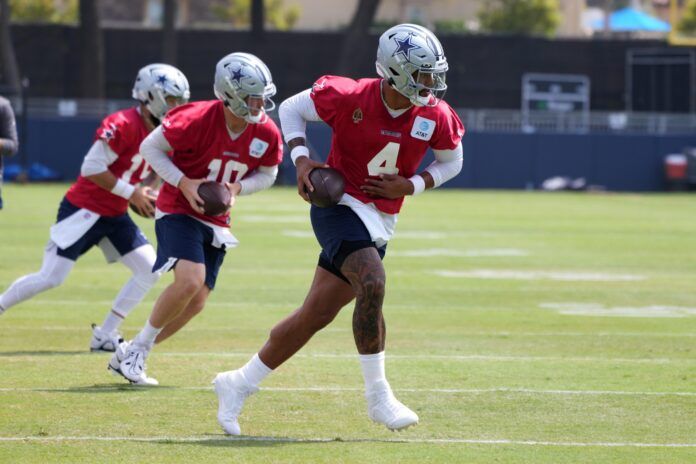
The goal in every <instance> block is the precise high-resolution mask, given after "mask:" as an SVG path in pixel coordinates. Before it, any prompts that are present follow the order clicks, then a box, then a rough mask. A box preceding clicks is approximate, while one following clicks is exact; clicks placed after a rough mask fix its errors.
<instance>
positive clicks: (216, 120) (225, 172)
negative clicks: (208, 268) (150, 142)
mask: <svg viewBox="0 0 696 464" xmlns="http://www.w3.org/2000/svg"><path fill="white" fill-rule="evenodd" d="M162 132H163V134H164V137H165V138H166V139H167V141H168V142H169V144H170V145H171V146H172V148H173V151H172V153H170V156H171V157H172V162H173V163H174V164H175V165H176V167H178V168H179V169H180V170H181V172H183V173H184V175H185V176H186V177H189V178H191V179H202V178H206V179H208V180H214V181H217V182H236V181H239V180H241V179H243V178H244V177H246V176H248V175H249V174H251V173H252V172H254V170H255V169H256V168H258V167H259V166H275V165H277V164H280V163H281V162H282V161H283V143H282V139H281V136H280V131H279V130H278V126H276V125H275V123H274V122H273V121H272V120H271V119H270V118H269V117H268V116H265V117H264V119H263V120H262V121H261V122H260V123H259V124H249V125H248V126H247V127H246V129H244V132H242V133H241V135H240V136H239V137H238V138H237V139H236V140H232V138H231V137H230V134H229V132H228V131H227V125H226V123H225V115H224V113H223V104H222V102H221V101H219V100H212V101H202V102H195V103H189V104H187V105H183V106H179V107H177V108H175V109H173V110H171V111H169V113H167V117H166V118H165V119H164V121H162ZM157 208H158V209H159V210H160V211H163V212H165V213H170V214H174V213H176V214H188V215H189V216H193V217H196V218H199V219H202V220H204V221H207V222H210V223H213V224H216V225H220V226H226V225H228V224H229V222H230V220H229V212H228V213H226V214H225V215H222V216H205V215H202V214H199V213H197V212H195V211H194V210H193V208H191V205H189V202H188V201H187V200H186V198H185V197H184V195H183V194H182V193H181V191H180V190H179V189H178V188H176V187H174V186H172V185H170V184H168V183H166V182H165V183H164V185H163V186H162V189H161V190H160V194H159V197H158V198H157Z"/></svg>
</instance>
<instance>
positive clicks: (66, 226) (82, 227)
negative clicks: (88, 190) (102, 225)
mask: <svg viewBox="0 0 696 464" xmlns="http://www.w3.org/2000/svg"><path fill="white" fill-rule="evenodd" d="M100 217H101V216H100V215H98V214H97V213H95V212H93V211H90V210H88V209H85V208H82V209H79V210H77V211H75V212H74V213H73V214H71V215H70V216H68V217H66V218H65V219H63V220H61V221H59V222H56V223H55V224H53V225H52V226H51V240H53V242H54V243H55V244H56V245H58V247H59V248H61V249H63V250H65V249H66V248H70V246H72V245H73V244H74V243H75V242H77V241H78V240H80V238H82V236H83V235H85V233H86V232H87V231H88V230H89V229H91V228H92V226H93V225H94V224H96V223H97V221H98V220H99V218H100Z"/></svg>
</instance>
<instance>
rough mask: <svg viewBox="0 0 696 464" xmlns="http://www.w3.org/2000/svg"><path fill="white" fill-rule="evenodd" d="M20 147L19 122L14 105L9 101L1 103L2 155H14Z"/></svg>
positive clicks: (0, 131) (0, 145)
mask: <svg viewBox="0 0 696 464" xmlns="http://www.w3.org/2000/svg"><path fill="white" fill-rule="evenodd" d="M18 148H19V143H18V142H17V124H16V122H15V117H14V112H13V111H12V107H11V106H10V105H9V103H8V104H3V105H0V155H4V156H13V155H14V154H16V153H17V149H18Z"/></svg>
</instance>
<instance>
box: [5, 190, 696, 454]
mask: <svg viewBox="0 0 696 464" xmlns="http://www.w3.org/2000/svg"><path fill="white" fill-rule="evenodd" d="M65 188H66V186H65V185H42V186H16V185H6V186H5V189H4V191H3V196H4V199H5V202H6V208H5V209H4V210H3V211H2V212H0V287H1V289H4V288H6V287H7V286H8V285H9V284H10V283H11V282H12V281H13V280H14V279H15V278H17V277H19V276H20V275H22V274H25V273H29V272H34V271H36V270H38V268H39V266H40V261H41V256H42V253H43V246H44V244H45V242H46V241H47V239H48V228H49V226H50V225H51V224H52V222H53V220H54V218H55V213H56V210H57V205H58V203H59V201H60V198H61V197H62V195H63V193H64V190H65ZM138 221H139V223H140V224H141V225H142V227H143V229H144V231H145V233H146V235H147V236H148V237H150V238H151V240H154V224H153V222H149V221H146V220H140V219H139V220H138ZM232 230H233V232H234V233H235V235H236V236H237V238H239V239H240V241H241V246H240V247H239V248H237V249H235V250H232V251H230V252H229V253H228V255H227V258H226V261H225V264H224V266H223V268H222V270H221V273H220V278H219V280H218V285H217V288H216V290H215V291H214V292H213V294H212V296H211V298H210V302H209V305H208V307H207V308H206V310H205V311H204V312H203V313H202V314H201V315H200V316H199V317H198V318H197V319H195V320H194V321H193V322H192V323H191V324H190V325H189V326H188V327H186V328H185V329H184V330H183V331H182V332H181V333H179V334H177V336H176V337H174V338H173V339H171V340H169V341H167V342H165V343H163V344H162V345H160V346H158V347H157V348H156V349H155V350H154V351H153V353H152V355H151V357H150V359H149V363H148V373H149V374H150V375H152V376H154V377H156V378H158V379H159V381H160V383H161V386H160V387H157V388H150V389H142V388H133V387H129V386H127V385H125V384H124V383H123V382H122V381H121V379H118V378H116V377H113V376H111V375H110V374H109V373H108V372H107V370H106V363H107V361H108V355H102V354H90V353H89V352H88V349H87V348H88V342H89V338H90V335H91V331H90V327H89V325H90V323H91V322H97V323H100V322H101V320H102V319H103V317H104V315H105V313H106V311H107V310H108V309H109V308H110V302H111V300H112V299H113V297H114V296H115V295H116V293H117V291H118V289H119V288H120V286H121V284H122V283H123V282H125V280H126V279H127V277H128V273H127V271H126V269H125V267H123V266H121V265H119V264H115V265H110V266H107V265H106V264H105V263H104V260H103V258H102V256H101V253H100V252H99V251H98V250H93V251H91V252H90V253H88V254H87V255H86V256H84V257H83V258H82V259H81V260H80V261H78V264H77V266H76V267H75V270H74V272H73V273H72V274H71V276H70V277H69V278H68V280H67V281H66V282H65V284H64V285H63V286H62V287H60V288H57V289H54V290H52V291H50V292H47V293H44V294H41V295H38V296H37V297H36V298H35V299H34V300H30V301H28V302H25V303H23V304H21V305H19V306H16V307H13V308H12V309H10V310H9V311H8V312H7V313H6V314H4V315H3V316H0V462H2V463H48V462H67V463H82V462H84V463H94V462H108V463H115V462H124V463H126V462H141V461H142V462H167V463H170V462H186V463H192V462H195V463H208V462H211V463H217V462H244V463H246V462H250V463H264V464H267V463H271V462H282V463H310V462H311V463H317V462H323V463H349V462H350V463H353V462H355V463H365V462H379V463H395V462H399V463H402V462H403V463H453V462H457V463H460V462H467V463H470V462H471V463H479V462H481V463H484V462H486V463H487V462H515V463H520V462H521V463H571V462H572V463H575V462H591V463H613V462H625V463H657V462H660V463H667V462H669V463H672V462H684V463H687V462H690V463H693V462H696V202H695V201H694V197H693V196H688V195H615V194H596V195H595V194H543V193H526V192H469V191H437V192H429V193H427V194H424V195H422V196H419V197H417V198H414V199H409V200H408V201H407V204H406V206H405V208H404V211H403V213H402V215H401V217H400V220H399V225H398V227H397V233H396V236H395V239H394V240H393V242H392V243H391V244H390V245H389V251H388V253H387V258H386V261H385V263H386V267H387V279H388V280H387V286H388V288H387V298H386V302H385V308H384V311H385V316H386V321H387V329H388V331H387V333H388V336H387V376H388V378H389V379H390V381H391V383H392V386H393V387H394V389H395V391H396V393H397V395H398V397H399V398H400V399H401V400H402V401H403V402H404V403H405V404H407V405H409V406H410V407H412V408H413V409H414V410H416V411H417V412H418V414H419V416H420V419H421V423H420V424H419V425H418V426H417V427H415V428H412V429H409V430H407V431H405V432H401V433H391V432H389V431H387V430H386V429H384V428H383V427H380V426H377V425H375V424H373V423H371V422H370V421H369V419H368V418H367V414H366V408H365V403H364V399H363V396H362V376H361V373H360V366H359V363H358V361H357V357H356V356H355V353H356V352H355V347H354V344H353V337H352V333H351V313H352V310H351V308H346V309H344V311H343V313H342V314H341V315H339V317H338V318H337V320H336V321H334V323H333V324H332V325H331V326H329V328H327V329H326V330H324V331H323V332H321V333H320V334H318V335H317V336H316V337H315V338H314V339H313V340H312V341H311V342H310V344H309V345H308V346H306V347H305V348H304V349H303V350H302V351H301V352H300V353H299V354H298V356H296V357H295V358H293V359H291V360H290V361H289V362H288V363H287V364H286V365H284V366H282V367H281V368H280V369H279V370H278V371H277V372H276V373H274V374H273V375H271V376H270V377H269V378H268V379H267V380H266V382H264V384H263V385H262V387H264V388H263V389H262V391H261V392H260V393H259V394H257V395H254V396H252V397H251V398H250V399H249V401H248V402H247V404H246V406H245V409H244V411H243V413H242V417H241V420H240V423H241V426H242V431H243V433H244V434H245V436H244V437H242V438H240V439H228V438H225V436H224V435H223V434H222V432H221V430H220V429H219V427H218V424H217V422H216V420H215V412H216V406H217V401H216V398H215V394H214V393H213V391H212V389H211V386H210V381H211V380H212V378H213V377H214V375H215V374H216V373H217V372H218V371H221V370H228V369H234V368H237V367H239V366H241V365H242V364H243V363H244V362H246V361H247V359H248V358H249V357H250V356H251V355H252V354H253V353H254V352H256V350H258V348H259V347H260V346H261V344H262V343H263V342H264V340H265V338H266V335H267V333H268V331H269V329H270V328H271V327H272V326H273V324H274V323H275V322H276V321H278V320H279V319H280V318H281V317H283V316H284V315H286V314H287V313H288V312H290V311H291V310H293V309H294V308H295V307H296V306H297V305H298V304H299V303H300V302H301V301H302V299H303V297H304V294H305V292H306V290H307V287H308V285H309V283H310V280H311V277H312V275H313V272H314V266H315V264H316V259H317V254H318V246H317V244H316V242H315V240H314V238H313V236H312V235H311V226H310V224H309V217H308V207H307V206H306V205H305V204H304V203H303V202H302V201H301V200H300V199H299V197H297V195H296V194H295V193H294V191H293V190H292V189H273V190H271V191H269V192H262V193H260V194H257V195H255V196H253V197H243V198H241V199H240V201H239V202H238V205H237V206H235V210H234V212H233V227H232ZM171 279H172V275H171V274H168V275H166V276H164V277H163V278H162V279H161V280H160V282H159V284H158V285H157V287H156V289H154V290H153V291H152V292H151V293H150V294H149V295H148V296H147V298H146V300H145V301H144V302H143V303H142V304H141V305H140V306H139V307H138V308H136V310H134V311H133V313H132V314H131V316H130V317H129V318H128V319H127V320H126V321H125V323H124V325H123V331H124V334H125V336H126V337H132V336H134V335H135V333H136V332H137V330H139V328H140V326H141V325H142V323H143V322H144V321H145V318H146V317H147V315H148V313H149V311H150V309H151V307H152V303H153V301H154V299H155V298H156V296H157V295H158V294H159V291H160V290H161V289H162V288H164V286H166V285H167V284H168V283H169V282H171ZM0 291H1V290H0Z"/></svg>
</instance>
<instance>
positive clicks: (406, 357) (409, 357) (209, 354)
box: [0, 350, 696, 364]
mask: <svg viewBox="0 0 696 464" xmlns="http://www.w3.org/2000/svg"><path fill="white" fill-rule="evenodd" d="M42 355H45V356H71V357H76V356H89V357H93V356H95V355H94V354H93V353H89V352H87V351H85V352H75V351H46V352H44V353H42V352H41V350H37V352H36V353H33V352H31V351H26V350H25V351H21V352H16V353H15V352H12V351H10V352H2V351H0V358H24V357H27V356H32V357H36V356H42ZM253 355H254V353H252V352H235V351H229V352H214V351H196V352H186V351H165V352H161V353H157V356H164V357H195V358H201V357H204V358H240V357H241V358H246V357H250V356H253ZM294 357H295V358H307V359H322V358H325V359H351V360H353V359H355V357H356V355H355V354H354V353H307V354H302V353H299V354H296V355H294ZM389 359H390V360H392V361H414V360H444V361H482V362H497V361H501V362H507V361H511V362H537V361H548V362H589V363H625V364H670V363H676V364H694V363H696V358H605V357H592V356H505V355H483V354H468V355H467V354H462V355H456V354H455V355H450V354H389Z"/></svg>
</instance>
